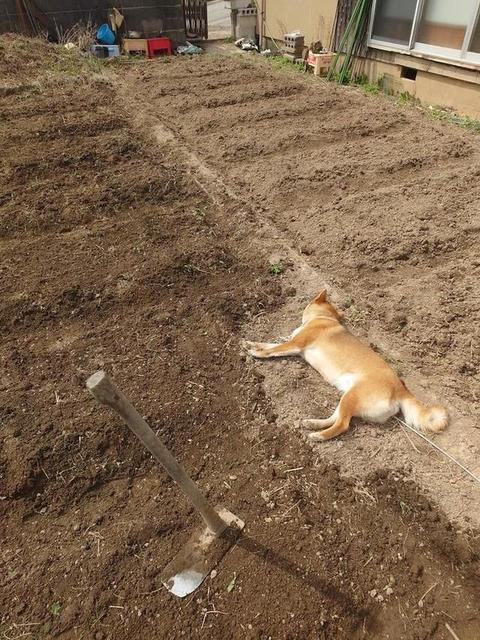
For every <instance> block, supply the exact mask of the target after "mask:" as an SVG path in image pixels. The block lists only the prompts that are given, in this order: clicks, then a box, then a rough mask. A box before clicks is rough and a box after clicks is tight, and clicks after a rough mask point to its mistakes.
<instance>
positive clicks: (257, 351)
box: [242, 340, 265, 358]
mask: <svg viewBox="0 0 480 640" xmlns="http://www.w3.org/2000/svg"><path fill="white" fill-rule="evenodd" d="M242 347H243V348H244V349H245V351H246V352H247V353H248V354H249V355H251V356H253V357H254V358H264V357H265V349H264V348H263V346H262V344H261V343H260V342H250V341H249V340H243V342H242Z"/></svg>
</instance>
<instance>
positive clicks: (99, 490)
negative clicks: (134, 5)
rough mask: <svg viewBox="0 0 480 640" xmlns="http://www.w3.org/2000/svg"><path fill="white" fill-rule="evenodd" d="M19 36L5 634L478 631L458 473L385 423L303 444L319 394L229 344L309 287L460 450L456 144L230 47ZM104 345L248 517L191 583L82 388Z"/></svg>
mask: <svg viewBox="0 0 480 640" xmlns="http://www.w3.org/2000/svg"><path fill="white" fill-rule="evenodd" d="M22 42H23V41H22ZM13 46H15V47H16V49H15V60H17V63H18V65H17V66H16V73H17V75H18V80H17V83H18V82H22V83H25V84H26V85H27V87H23V88H22V87H17V88H15V74H14V73H12V71H11V68H12V67H11V64H9V65H8V68H9V69H10V71H9V75H8V85H9V87H10V89H9V91H8V92H4V93H7V94H8V95H3V97H1V98H0V148H1V149H2V156H1V158H0V178H1V180H0V229H1V243H0V251H1V271H0V290H1V292H2V295H1V303H0V330H1V332H2V342H1V347H0V348H1V360H0V365H1V370H0V411H1V414H0V415H1V418H2V430H1V432H0V437H1V451H0V482H1V484H0V497H1V500H0V515H1V521H2V527H1V550H2V553H1V560H0V562H1V565H0V566H1V569H0V585H1V589H0V633H2V634H3V636H1V637H4V638H6V639H10V638H27V639H37V638H53V637H55V638H62V639H70V638H72V639H80V638H82V639H84V640H87V639H88V640H89V639H90V638H92V639H94V640H107V639H108V640H110V639H112V640H113V639H115V640H126V639H131V638H145V639H150V638H152V639H153V638H168V639H170V638H172V639H173V638H197V637H198V638H215V639H217V638H218V639H220V638H222V639H224V638H235V639H236V638H242V639H243V638H252V639H254V638H255V639H259V640H267V639H268V638H271V639H272V640H277V639H287V638H288V639H292V640H293V639H297V638H298V639H302V640H303V639H308V640H310V639H312V640H313V639H325V640H327V639H328V640H332V639H333V638H335V639H337V638H338V639H343V638H345V639H347V638H348V639H349V640H350V639H355V638H359V639H360V638H375V639H387V638H389V639H391V640H397V639H398V640H400V639H403V640H417V639H418V640H423V639H425V640H426V639H431V638H433V639H442V640H451V638H452V637H453V636H452V635H451V632H450V631H449V630H448V628H447V626H446V625H449V626H450V627H451V629H453V631H454V632H455V633H456V634H457V635H458V637H459V638H460V639H461V640H476V639H477V638H478V637H479V634H480V622H479V604H478V603H479V601H480V600H479V598H480V586H479V577H480V571H479V569H480V566H479V565H480V560H479V549H480V543H479V538H478V525H479V524H480V514H479V509H478V496H479V488H478V486H475V485H474V484H473V482H472V481H470V480H469V479H468V478H466V477H465V476H464V475H463V474H462V473H461V472H460V471H459V470H458V469H456V468H455V467H452V466H451V465H450V463H446V462H445V460H444V459H443V458H442V457H441V456H439V455H437V453H435V452H433V450H431V449H430V448H429V447H428V445H426V444H424V443H422V441H417V440H416V439H415V440H413V438H414V436H412V435H408V437H407V435H406V434H405V433H404V432H403V431H402V430H401V428H400V427H399V425H398V424H396V423H394V422H393V421H392V422H391V423H390V424H389V425H386V426H384V427H378V426H377V427H374V426H372V425H362V424H359V425H358V426H357V427H355V428H354V429H352V430H351V431H350V432H349V433H348V434H346V435H345V436H344V437H342V438H341V439H339V440H338V441H333V442H330V443H325V444H324V445H322V447H318V446H316V447H314V448H312V447H311V446H310V445H309V444H307V443H306V442H305V441H304V439H303V436H302V434H301V432H300V431H299V430H298V429H297V424H298V421H299V419H300V418H303V417H308V416H323V415H324V414H326V413H328V411H329V409H331V407H332V406H333V404H334V402H335V399H336V394H335V393H334V392H333V391H332V390H331V389H329V388H327V387H326V385H324V384H323V383H322V382H321V380H319V378H318V376H317V375H316V374H315V373H314V372H313V371H311V370H309V369H308V368H307V366H306V365H303V364H302V363H301V362H299V361H296V360H294V359H292V360H289V361H285V362H278V361H276V362H263V363H259V362H252V361H250V359H247V358H246V357H245V356H244V355H243V354H242V352H241V349H240V346H239V344H240V341H241V339H242V337H248V338H251V337H259V338H263V337H265V338H269V339H270V338H276V337H279V336H281V335H285V334H286V333H287V332H288V331H289V330H291V329H292V328H294V327H295V326H296V324H297V323H298V319H299V317H300V314H301V310H302V306H303V305H304V303H305V301H306V300H307V299H308V298H309V297H311V296H312V294H314V293H315V292H316V291H317V290H318V289H320V288H321V287H322V285H323V284H324V283H325V282H326V283H327V284H328V285H329V288H330V290H331V292H332V295H333V297H334V299H335V300H337V301H338V302H339V304H340V305H341V306H343V307H344V308H345V309H346V311H347V317H348V321H349V324H350V327H351V329H352V330H353V331H355V332H357V333H358V334H360V335H362V336H363V337H364V338H365V339H366V340H369V341H370V342H371V343H372V344H374V346H375V347H376V348H377V349H378V350H380V351H381V352H382V353H383V354H384V355H385V356H386V357H387V358H388V359H389V360H391V361H392V362H393V363H394V364H395V365H396V366H397V367H398V368H399V369H400V370H401V372H402V374H403V375H404V377H405V378H406V380H407V382H408V384H409V385H410V386H412V387H413V388H415V389H416V390H417V391H418V392H419V393H420V394H421V395H423V396H424V397H425V398H426V399H433V398H435V397H441V398H442V399H443V400H444V401H445V402H447V404H448V405H449V407H450V409H451V411H452V414H453V416H454V421H453V425H452V427H451V429H450V430H449V431H448V432H447V433H445V434H444V435H442V436H441V437H440V438H438V439H437V442H439V443H441V444H442V446H444V447H445V448H447V449H448V450H449V451H450V452H451V453H453V454H454V455H457V456H458V457H459V458H461V459H462V460H463V461H464V462H465V463H466V464H468V465H469V466H470V467H471V468H472V470H473V471H477V473H478V453H479V448H480V446H479V439H480V438H479V434H478V427H479V426H480V425H479V423H478V420H476V418H475V416H476V415H477V413H478V408H479V402H480V401H479V398H478V390H479V385H478V381H479V372H478V366H479V355H478V331H479V329H478V327H479V324H478V322H479V315H480V297H479V292H480V290H479V285H478V270H479V267H480V250H479V249H478V246H479V245H478V235H479V231H480V226H479V221H478V193H479V190H480V187H479V186H478V175H479V174H480V169H479V166H480V165H479V157H480V148H479V138H478V137H474V136H472V135H469V134H466V133H464V132H462V131H461V130H459V129H456V128H450V127H447V126H445V125H438V124H434V123H433V122H431V121H430V120H429V119H428V118H427V117H426V116H425V115H423V114H421V113H417V112H416V111H415V110H414V109H413V108H411V107H408V108H400V107H398V106H396V105H394V104H392V103H390V102H388V101H387V100H386V99H383V98H380V97H366V96H363V95H362V94H361V93H360V92H358V91H357V90H354V89H346V88H345V89H343V88H342V89H339V88H335V87H332V86H326V85H323V84H321V83H318V82H313V81H312V80H310V79H308V78H304V77H302V76H299V75H292V76H290V75H287V74H285V73H281V72H275V71H273V70H272V69H271V68H270V67H268V66H267V65H266V64H264V63H261V62H260V61H255V60H253V59H250V58H246V57H245V58H244V57H240V56H236V57H227V58H224V57H218V56H205V57H204V58H202V59H196V60H174V61H171V62H168V63H163V62H159V61H158V62H153V63H152V64H141V63H139V64H138V65H124V66H120V67H115V68H109V69H107V70H106V71H104V72H103V73H102V74H98V73H93V71H95V70H94V69H91V68H89V67H88V65H87V66H85V65H84V64H83V63H82V64H80V65H78V68H77V66H75V65H76V63H75V64H74V65H72V64H70V61H68V60H67V63H68V64H66V62H65V60H64V59H62V63H61V65H59V64H58V61H57V58H56V56H57V53H56V51H55V50H53V49H52V50H49V52H48V56H47V58H48V60H50V59H51V60H52V62H49V64H48V65H44V67H42V66H41V65H40V64H39V61H38V58H37V57H36V56H35V55H34V54H33V53H32V47H31V45H30V43H25V42H23V44H22V47H20V50H21V51H20V52H19V51H18V41H12V40H10V39H1V40H0V71H2V70H3V68H2V64H3V65H4V68H5V61H9V60H10V61H11V59H12V58H11V57H9V55H11V52H12V47H13ZM72 70H74V71H75V73H72ZM33 81H35V82H36V83H37V84H36V85H35V86H33V87H32V86H31V85H32V82H33ZM271 264H281V265H282V268H283V272H282V273H281V274H280V275H273V274H272V273H271V269H270V265H271ZM99 368H105V369H106V370H108V371H109V372H110V373H111V374H112V375H113V377H114V378H115V379H116V381H117V382H118V383H119V384H120V385H121V386H122V387H123V388H124V389H125V391H126V392H127V393H128V395H129V396H130V397H131V398H132V400H133V401H134V402H135V404H136V405H137V406H138V408H139V409H140V411H141V412H142V413H143V414H144V415H145V416H146V417H147V419H148V421H149V422H150V424H151V425H152V426H153V428H154V429H155V430H156V431H157V432H158V433H159V435H161V437H162V438H163V439H164V440H165V442H166V443H167V444H168V446H169V447H170V448H171V449H172V451H174V452H175V454H176V455H177V456H178V457H179V459H181V461H182V462H183V463H184V465H185V466H186V468H187V469H188V470H189V471H190V472H191V473H192V474H193V476H194V478H195V479H196V480H197V481H198V482H199V483H200V485H201V487H202V489H203V490H204V491H205V492H206V493H207V495H208V496H209V497H210V499H211V500H212V502H214V503H223V504H225V505H226V506H228V507H229V508H230V509H232V510H233V511H235V512H236V513H238V514H239V515H241V517H242V518H243V519H244V520H245V521H246V523H247V527H246V530H245V535H244V536H243V537H242V538H241V539H240V540H239V542H238V543H237V545H236V546H235V548H234V549H233V550H232V551H231V552H230V553H229V554H228V555H227V556H226V558H225V559H224V560H223V562H222V563H221V565H220V566H219V567H218V568H217V571H218V573H217V575H216V576H214V577H212V578H211V579H209V580H207V581H206V583H205V584H204V585H203V586H202V588H201V589H199V590H198V591H197V592H196V593H195V594H194V595H193V596H192V597H189V598H187V599H186V600H185V601H180V600H177V599H175V598H174V597H173V596H171V595H170V594H168V593H167V592H166V591H165V590H164V589H163V588H161V584H160V580H159V574H160V572H161V570H162V568H163V567H164V565H165V563H166V561H167V560H168V559H169V558H171V557H172V556H173V555H174V554H175V553H176V552H177V551H178V550H179V549H180V548H181V546H182V544H183V543H184V542H185V540H186V539H187V538H188V535H189V533H190V531H191V530H192V528H193V527H194V526H195V524H196V523H197V518H196V516H195V514H194V513H193V512H192V510H191V508H190V507H189V506H188V504H187V503H186V501H185V500H184V499H183V498H182V497H181V496H179V494H178V491H177V490H176V488H175V487H174V486H173V484H172V482H170V481H169V480H168V478H167V477H166V476H165V474H164V473H163V472H162V471H161V470H159V469H158V467H157V466H155V465H154V464H153V462H152V460H151V458H150V456H148V455H147V454H146V453H145V452H144V451H143V449H142V447H141V446H140V445H139V444H138V443H137V442H136V441H135V440H134V438H133V437H132V436H131V435H130V434H129V433H128V431H127V430H126V428H125V427H124V426H123V425H122V424H121V423H120V421H119V420H118V419H117V418H116V417H115V416H114V415H113V414H112V413H111V412H109V411H107V410H103V409H101V408H99V407H98V406H97V405H96V404H95V403H94V401H93V400H92V399H91V398H90V397H89V395H88V393H87V392H86V391H85V387H84V383H85V379H86V378H87V377H88V375H90V374H91V373H92V372H94V371H95V370H97V369H99ZM235 576H236V581H235V586H234V588H233V590H231V591H227V585H229V584H230V583H231V581H232V579H233V578H234V577H235Z"/></svg>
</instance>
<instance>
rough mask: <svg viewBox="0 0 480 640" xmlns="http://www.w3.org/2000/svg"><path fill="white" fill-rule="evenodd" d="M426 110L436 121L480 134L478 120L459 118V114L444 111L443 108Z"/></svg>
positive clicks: (466, 117) (467, 117)
mask: <svg viewBox="0 0 480 640" xmlns="http://www.w3.org/2000/svg"><path fill="white" fill-rule="evenodd" d="M425 110H426V112H427V113H428V114H429V115H430V117H432V118H433V119H434V120H440V121H441V122H448V123H449V124H456V125H457V126H459V127H462V128H463V129H468V130H469V131H474V132H475V133H480V120H477V119H476V118H471V117H470V116H459V115H458V114H457V113H454V112H452V111H449V110H448V109H442V107H435V106H430V107H428V109H425Z"/></svg>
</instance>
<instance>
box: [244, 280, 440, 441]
mask: <svg viewBox="0 0 480 640" xmlns="http://www.w3.org/2000/svg"><path fill="white" fill-rule="evenodd" d="M342 317H343V314H342V313H341V312H340V311H338V310H337V309H335V307H334V306H333V305H332V304H330V303H329V302H328V300H327V292H326V291H322V293H320V294H319V295H318V296H317V297H316V298H315V299H314V300H312V302H310V304H308V305H307V307H306V309H305V311H304V312H303V318H302V326H301V327H299V328H298V329H296V330H295V331H294V332H293V333H292V335H291V336H290V339H289V340H287V342H284V343H282V344H273V343H269V342H247V341H245V342H244V343H243V344H244V347H245V348H246V350H247V352H248V353H249V354H250V355H252V356H254V357H255V358H271V357H275V356H296V355H301V356H303V358H304V359H305V360H306V361H307V362H308V363H309V364H310V365H311V366H312V367H313V368H314V369H316V370H317V371H318V372H319V373H320V374H321V375H322V376H323V377H324V378H325V380H326V381H327V382H329V383H330V384H333V385H334V386H335V387H337V389H338V390H339V391H341V392H342V393H343V396H342V397H341V399H340V402H339V403H338V406H337V408H336V409H335V411H334V412H333V414H332V415H331V416H330V418H326V419H324V420H304V421H303V424H304V425H305V427H306V428H307V429H310V430H312V431H315V432H316V433H310V434H309V437H310V438H311V439H312V440H329V439H330V438H334V437H335V436H338V435H339V434H340V433H344V432H345V431H347V430H348V427H349V425H350V420H351V419H352V418H353V417H354V416H357V417H360V418H364V419H365V420H371V421H372V422H380V423H382V422H386V421H387V420H388V419H389V418H390V417H391V416H394V415H395V414H396V413H398V411H399V410H400V409H401V411H402V413H403V415H404V417H405V421H406V422H407V423H408V424H409V425H411V426H412V427H416V428H417V429H420V430H421V431H424V432H425V433H439V432H440V431H443V430H444V429H445V428H446V427H447V425H448V413H447V410H446V409H445V408H444V407H442V406H441V405H432V406H425V405H423V404H422V403H421V402H419V401H418V400H417V399H416V398H415V396H414V395H413V394H412V393H410V391H409V390H408V389H407V387H406V386H405V384H404V382H403V381H402V380H400V378H399V377H398V376H397V374H396V373H395V371H394V370H393V369H392V368H391V367H390V366H389V365H388V364H387V363H386V362H385V361H384V360H382V358H381V357H380V356H379V355H378V354H377V353H375V351H373V350H372V349H371V348H370V347H368V346H367V345H365V344H363V343H362V342H360V340H358V339H357V338H356V337H355V336H353V335H352V334H351V333H349V332H348V331H347V330H346V329H345V328H344V327H343V326H342V325H341V320H342Z"/></svg>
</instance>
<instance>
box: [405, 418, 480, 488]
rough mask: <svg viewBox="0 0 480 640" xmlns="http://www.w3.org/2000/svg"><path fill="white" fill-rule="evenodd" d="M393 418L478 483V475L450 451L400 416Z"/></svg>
mask: <svg viewBox="0 0 480 640" xmlns="http://www.w3.org/2000/svg"><path fill="white" fill-rule="evenodd" d="M395 420H396V421H397V422H399V423H400V424H402V425H403V426H404V427H407V429H410V431H413V433H416V434H417V436H420V438H423V440H425V442H428V444H430V445H432V447H433V448H434V449H437V451H440V453H443V455H444V456H445V457H447V458H448V459H449V460H451V461H452V462H454V463H455V464H456V465H457V466H458V467H460V469H463V471H465V473H467V474H468V475H469V476H470V477H471V478H473V480H475V482H478V484H480V478H479V477H478V476H476V475H475V474H474V473H472V472H471V471H470V469H467V467H466V466H465V465H464V464H462V463H461V462H459V461H458V460H457V459H456V458H454V457H453V456H452V455H451V454H450V453H448V451H445V449H442V447H440V446H439V445H438V444H436V443H435V442H433V441H432V440H430V438H427V436H426V435H425V434H423V433H421V431H418V430H417V429H415V427H411V426H410V425H409V424H407V423H406V422H404V421H403V420H400V418H397V417H395Z"/></svg>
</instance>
